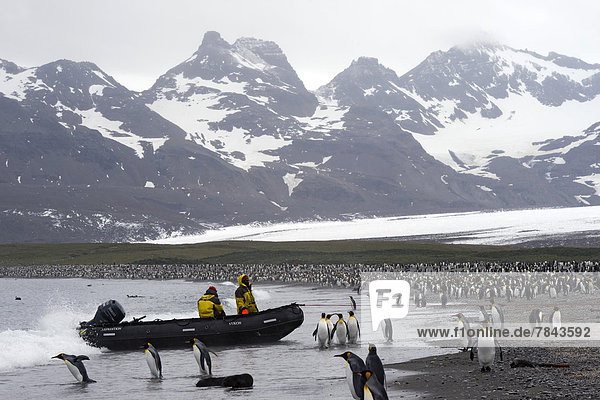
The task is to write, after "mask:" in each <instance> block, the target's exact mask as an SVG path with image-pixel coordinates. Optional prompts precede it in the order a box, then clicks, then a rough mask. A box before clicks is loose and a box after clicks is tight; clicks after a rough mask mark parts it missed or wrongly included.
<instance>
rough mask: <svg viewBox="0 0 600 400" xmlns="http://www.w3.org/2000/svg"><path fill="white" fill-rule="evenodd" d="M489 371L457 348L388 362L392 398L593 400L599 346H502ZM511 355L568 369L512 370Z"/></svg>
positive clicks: (596, 388)
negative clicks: (390, 373) (482, 369)
mask: <svg viewBox="0 0 600 400" xmlns="http://www.w3.org/2000/svg"><path fill="white" fill-rule="evenodd" d="M503 350H504V357H503V361H500V359H499V356H498V355H497V356H496V361H495V362H494V365H493V367H492V371H491V372H486V373H482V372H481V371H480V367H479V363H478V361H477V356H475V359H474V360H473V361H471V360H470V358H469V352H455V353H450V354H445V355H439V356H431V357H424V358H419V359H414V360H409V361H405V362H400V363H393V364H386V365H385V368H386V369H393V370H395V371H394V373H395V374H396V375H397V376H399V379H395V381H394V382H393V383H392V384H391V385H389V384H388V395H389V396H390V398H408V399H410V398H423V399H450V400H452V399H456V400H462V399H475V398H477V399H500V398H502V399H522V398H531V399H546V398H548V399H549V398H553V399H554V398H573V399H575V398H576V399H593V398H597V396H598V392H599V391H600V379H599V378H600V371H599V370H598V364H599V363H600V349H598V348H560V347H558V348H539V347H527V348H524V347H520V348H505V349H503ZM515 359H524V360H529V361H532V362H540V363H541V362H546V363H568V364H569V367H568V368H551V367H537V368H528V367H523V368H511V366H510V363H511V361H514V360H515Z"/></svg>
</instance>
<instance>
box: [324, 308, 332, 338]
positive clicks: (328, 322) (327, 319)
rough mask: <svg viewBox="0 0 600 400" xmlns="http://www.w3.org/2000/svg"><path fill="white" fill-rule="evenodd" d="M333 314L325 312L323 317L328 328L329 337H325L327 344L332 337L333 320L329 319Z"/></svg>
mask: <svg viewBox="0 0 600 400" xmlns="http://www.w3.org/2000/svg"><path fill="white" fill-rule="evenodd" d="M332 315H333V314H327V316H326V317H325V322H327V329H329V339H327V346H329V345H331V339H333V322H332V321H331V316H332Z"/></svg>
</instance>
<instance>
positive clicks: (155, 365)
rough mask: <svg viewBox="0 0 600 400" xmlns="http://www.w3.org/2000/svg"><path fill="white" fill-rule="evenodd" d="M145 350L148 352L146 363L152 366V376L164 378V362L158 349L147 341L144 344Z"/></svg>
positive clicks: (149, 366)
mask: <svg viewBox="0 0 600 400" xmlns="http://www.w3.org/2000/svg"><path fill="white" fill-rule="evenodd" d="M142 347H143V348H144V349H145V350H144V353H145V354H146V363H148V368H150V372H151V373H152V376H153V377H155V378H162V363H161V362H160V355H159V354H158V350H156V348H154V346H152V345H151V344H150V343H146V344H145V345H144V346H142Z"/></svg>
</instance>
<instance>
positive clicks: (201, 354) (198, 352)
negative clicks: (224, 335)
mask: <svg viewBox="0 0 600 400" xmlns="http://www.w3.org/2000/svg"><path fill="white" fill-rule="evenodd" d="M191 343H192V350H193V351H194V357H195V358H196V362H197V363H198V367H200V372H201V373H202V374H205V375H206V374H208V375H212V360H211V358H210V353H211V351H210V350H208V347H206V345H205V344H204V343H202V342H201V341H200V340H198V339H196V338H193V339H192V342H191ZM212 353H213V354H215V353H214V352H212ZM215 355H216V354H215ZM205 365H206V366H205Z"/></svg>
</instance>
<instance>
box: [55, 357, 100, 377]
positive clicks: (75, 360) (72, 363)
mask: <svg viewBox="0 0 600 400" xmlns="http://www.w3.org/2000/svg"><path fill="white" fill-rule="evenodd" d="M52 358H58V359H60V360H63V361H64V362H65V364H67V368H69V371H71V373H72V374H73V376H74V377H75V379H77V380H78V381H79V382H82V383H92V382H96V381H95V380H93V379H90V377H89V376H88V374H87V371H86V369H85V366H84V365H83V360H89V359H90V358H89V357H88V356H74V355H72V354H65V353H60V354H58V355H56V356H54V357H52Z"/></svg>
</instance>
